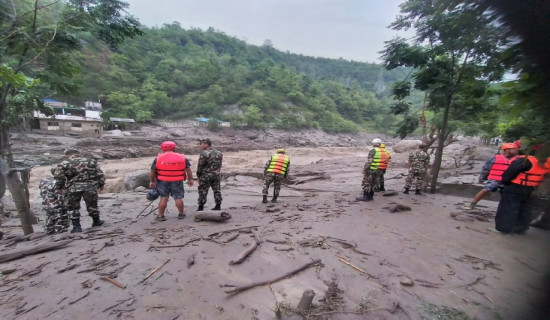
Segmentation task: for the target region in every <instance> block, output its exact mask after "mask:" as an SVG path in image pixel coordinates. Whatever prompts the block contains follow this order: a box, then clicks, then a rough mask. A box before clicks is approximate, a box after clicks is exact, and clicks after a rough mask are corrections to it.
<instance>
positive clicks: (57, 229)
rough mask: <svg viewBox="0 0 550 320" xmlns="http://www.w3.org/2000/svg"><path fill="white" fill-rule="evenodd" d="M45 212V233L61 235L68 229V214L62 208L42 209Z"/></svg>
mask: <svg viewBox="0 0 550 320" xmlns="http://www.w3.org/2000/svg"><path fill="white" fill-rule="evenodd" d="M43 209H44V211H45V212H46V233H47V234H56V233H62V232H65V231H67V230H68V229H69V225H70V222H69V214H68V213H67V210H66V209H65V208H63V207H58V208H43Z"/></svg>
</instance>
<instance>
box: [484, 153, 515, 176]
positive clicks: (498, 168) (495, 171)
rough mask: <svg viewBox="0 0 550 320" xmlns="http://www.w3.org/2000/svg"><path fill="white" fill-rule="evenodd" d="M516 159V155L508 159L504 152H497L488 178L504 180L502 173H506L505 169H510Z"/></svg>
mask: <svg viewBox="0 0 550 320" xmlns="http://www.w3.org/2000/svg"><path fill="white" fill-rule="evenodd" d="M514 160H516V157H512V158H510V159H508V158H506V157H505V156H504V155H503V154H497V155H496V156H495V162H494V163H493V166H491V170H490V171H489V176H488V177H487V179H489V180H495V181H502V174H503V173H504V171H506V169H508V167H509V166H510V163H512V161H514Z"/></svg>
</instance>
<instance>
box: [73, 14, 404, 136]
mask: <svg viewBox="0 0 550 320" xmlns="http://www.w3.org/2000/svg"><path fill="white" fill-rule="evenodd" d="M144 31H145V34H144V35H143V36H141V37H137V38H134V39H130V40H127V41H125V42H124V43H123V44H121V45H120V46H119V47H118V49H117V50H116V51H112V50H110V49H109V48H108V47H107V46H104V45H102V44H100V43H97V42H94V43H90V45H88V46H87V47H86V48H84V49H83V50H82V52H81V58H80V59H81V60H82V72H81V74H80V75H79V77H78V82H80V83H82V84H83V86H82V88H81V91H80V94H79V95H78V96H77V97H75V100H74V103H75V104H77V103H79V101H82V100H85V99H89V100H94V101H97V100H98V99H100V100H101V101H102V102H103V104H104V108H105V110H106V113H105V115H106V116H119V117H129V118H134V119H136V120H138V121H147V120H150V119H160V118H170V119H189V118H194V117H198V116H203V117H214V118H216V119H219V120H227V121H231V122H233V123H234V124H237V125H246V126H251V127H267V126H269V127H279V128H290V127H292V128H320V129H324V130H326V131H332V132H340V131H356V130H365V129H366V130H369V129H370V130H378V131H388V129H391V126H392V124H393V123H394V122H395V119H396V117H395V116H393V115H392V114H391V113H389V112H388V101H387V99H386V98H385V94H386V93H385V92H386V91H385V86H386V85H387V83H390V82H392V81H395V80H397V79H398V78H401V77H403V74H404V73H405V72H406V70H404V68H401V69H399V70H395V71H391V72H388V71H384V70H383V68H382V67H381V66H380V65H377V64H370V63H359V62H354V61H347V60H343V59H339V60H335V59H325V58H313V57H306V56H302V55H296V54H291V53H288V52H287V53H284V52H281V51H278V50H276V49H274V48H273V47H271V46H269V45H268V44H266V45H263V46H254V45H249V44H247V43H245V42H244V41H242V40H239V39H237V38H234V37H230V36H227V35H225V34H223V33H221V32H217V31H215V30H213V29H209V30H206V31H202V30H200V29H191V30H185V29H183V28H181V27H180V26H179V25H178V24H177V23H173V24H167V25H164V26H163V27H161V28H152V29H144Z"/></svg>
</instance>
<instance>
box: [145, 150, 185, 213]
mask: <svg viewBox="0 0 550 320" xmlns="http://www.w3.org/2000/svg"><path fill="white" fill-rule="evenodd" d="M176 147H177V144H176V143H175V142H173V141H164V142H163V143H161V144H160V149H161V150H162V153H159V154H158V156H157V158H156V159H155V160H153V163H152V164H151V172H150V173H149V188H152V189H153V188H156V189H157V191H158V194H159V196H160V201H159V212H158V215H157V217H156V218H155V220H157V221H166V217H165V215H164V213H165V211H166V207H167V206H168V198H169V197H170V196H172V198H174V203H175V205H176V208H177V209H178V219H183V218H185V213H184V203H183V197H184V195H185V190H184V189H183V181H184V180H186V179H187V185H188V186H190V187H192V186H193V172H192V171H191V163H190V162H189V159H187V158H186V157H185V155H184V154H182V153H176V152H174V150H175V149H176Z"/></svg>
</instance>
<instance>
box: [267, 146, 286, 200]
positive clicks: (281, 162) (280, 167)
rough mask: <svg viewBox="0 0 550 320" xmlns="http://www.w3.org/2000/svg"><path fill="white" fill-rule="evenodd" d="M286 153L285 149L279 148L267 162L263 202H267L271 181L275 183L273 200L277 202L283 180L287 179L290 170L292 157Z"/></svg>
mask: <svg viewBox="0 0 550 320" xmlns="http://www.w3.org/2000/svg"><path fill="white" fill-rule="evenodd" d="M285 153H286V151H285V149H277V152H276V153H275V154H274V155H272V156H271V159H269V160H268V161H267V162H266V164H265V167H264V188H263V189H262V195H263V200H262V203H267V194H268V193H269V186H270V185H271V183H273V198H272V199H271V202H277V197H279V191H281V182H282V181H283V179H286V177H287V175H288V172H289V170H290V157H289V156H287V155H286V154H285Z"/></svg>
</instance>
